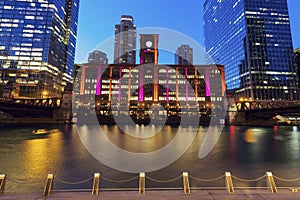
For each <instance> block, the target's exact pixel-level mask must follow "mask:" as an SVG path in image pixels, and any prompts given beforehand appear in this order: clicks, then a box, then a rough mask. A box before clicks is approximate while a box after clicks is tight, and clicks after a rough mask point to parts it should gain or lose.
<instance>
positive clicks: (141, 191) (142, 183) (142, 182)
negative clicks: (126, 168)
mask: <svg viewBox="0 0 300 200" xmlns="http://www.w3.org/2000/svg"><path fill="white" fill-rule="evenodd" d="M139 194H145V173H144V172H141V173H140V183H139Z"/></svg>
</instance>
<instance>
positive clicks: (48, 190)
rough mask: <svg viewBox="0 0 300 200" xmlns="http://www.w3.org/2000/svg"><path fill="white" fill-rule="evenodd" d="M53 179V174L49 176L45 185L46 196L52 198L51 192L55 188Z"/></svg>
mask: <svg viewBox="0 0 300 200" xmlns="http://www.w3.org/2000/svg"><path fill="white" fill-rule="evenodd" d="M53 179H54V175H53V174H48V176H47V180H46V184H45V189H44V194H43V195H44V196H50V193H51V190H52V188H53Z"/></svg>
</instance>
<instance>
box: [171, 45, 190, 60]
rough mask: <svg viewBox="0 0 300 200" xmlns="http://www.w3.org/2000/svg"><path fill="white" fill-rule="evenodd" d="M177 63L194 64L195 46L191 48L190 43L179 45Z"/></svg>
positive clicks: (176, 56) (176, 55)
mask: <svg viewBox="0 0 300 200" xmlns="http://www.w3.org/2000/svg"><path fill="white" fill-rule="evenodd" d="M175 64H179V65H191V64H193V48H191V47H190V46H189V45H181V46H180V47H178V48H177V50H176V54H175Z"/></svg>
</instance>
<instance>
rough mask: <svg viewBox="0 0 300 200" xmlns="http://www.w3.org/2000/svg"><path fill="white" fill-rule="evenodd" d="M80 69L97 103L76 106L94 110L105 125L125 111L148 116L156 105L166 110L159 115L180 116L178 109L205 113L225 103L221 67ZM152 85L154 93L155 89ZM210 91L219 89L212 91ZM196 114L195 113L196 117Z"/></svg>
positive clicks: (94, 66)
mask: <svg viewBox="0 0 300 200" xmlns="http://www.w3.org/2000/svg"><path fill="white" fill-rule="evenodd" d="M81 68H82V69H84V71H85V72H84V73H82V74H81V75H80V76H81V79H84V80H85V82H86V81H88V82H90V83H91V85H93V87H92V88H95V89H94V91H95V92H94V93H96V102H92V101H86V102H85V103H83V102H81V103H79V102H78V103H77V104H78V105H79V104H81V106H83V107H85V108H87V107H90V106H91V107H96V110H97V111H98V115H100V116H102V117H104V118H103V120H104V122H108V121H107V120H108V119H106V118H105V117H107V118H109V117H112V115H115V114H117V115H122V114H123V115H128V110H130V112H131V114H133V115H135V116H138V115H141V116H146V115H149V114H153V113H148V112H151V111H149V108H151V107H152V106H153V105H157V104H160V105H162V106H163V107H164V108H165V110H166V113H159V115H164V114H165V115H166V114H168V115H173V116H179V115H180V114H179V113H180V109H181V108H187V109H195V108H199V109H200V110H202V111H203V112H208V110H209V109H211V106H212V103H213V102H215V105H219V106H220V105H221V106H222V105H223V101H224V94H225V90H226V86H225V75H224V66H222V65H216V66H215V65H195V66H194V65H155V64H153V63H150V64H145V65H144V66H143V67H141V66H140V65H121V64H110V65H91V64H88V63H87V64H82V66H81ZM156 69H157V70H158V74H157V78H158V79H157V83H155V71H156ZM141 72H142V73H141ZM89 74H90V75H91V74H93V78H91V77H89ZM96 74H97V75H96ZM84 76H86V77H84ZM155 84H157V90H156V89H154V88H155V87H154V86H155ZM85 85H86V83H85ZM80 88H82V87H80ZM141 88H142V89H141ZM212 88H218V90H217V91H213V89H212ZM83 92H84V91H83ZM94 93H93V94H94ZM83 94H85V93H83ZM83 94H82V95H83ZM88 95H89V94H87V95H85V96H88ZM93 98H94V96H93ZM93 98H92V99H93ZM78 99H80V95H79V98H78ZM91 104H93V105H91ZM220 109H222V108H220ZM199 112H200V111H199ZM199 112H196V113H195V114H197V115H199Z"/></svg>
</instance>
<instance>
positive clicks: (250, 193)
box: [0, 189, 300, 200]
mask: <svg viewBox="0 0 300 200" xmlns="http://www.w3.org/2000/svg"><path fill="white" fill-rule="evenodd" d="M0 199H1V200H45V199H49V200H60V199H62V200H77V199H78V200H85V199H89V200H97V199H99V200H100V199H101V200H118V199H120V200H135V199H138V200H152V199H153V200H171V199H172V200H183V199H188V200H196V199H197V200H198V199H201V200H219V199H220V200H221V199H222V200H224V199H228V200H231V199H232V200H244V199H245V200H246V199H272V200H273V199H285V200H286V199H290V200H294V199H300V192H292V191H291V190H288V189H282V190H280V189H279V190H278V193H272V192H270V191H269V190H265V189H253V190H236V191H235V193H234V194H228V193H227V192H226V190H191V193H190V194H184V192H183V191H179V190H167V191H157V190H156V191H146V192H145V194H139V192H138V191H103V192H100V193H99V195H92V194H91V192H53V193H52V194H51V195H50V196H47V197H44V196H42V195H41V194H39V193H36V194H23V195H17V194H3V195H0Z"/></svg>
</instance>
